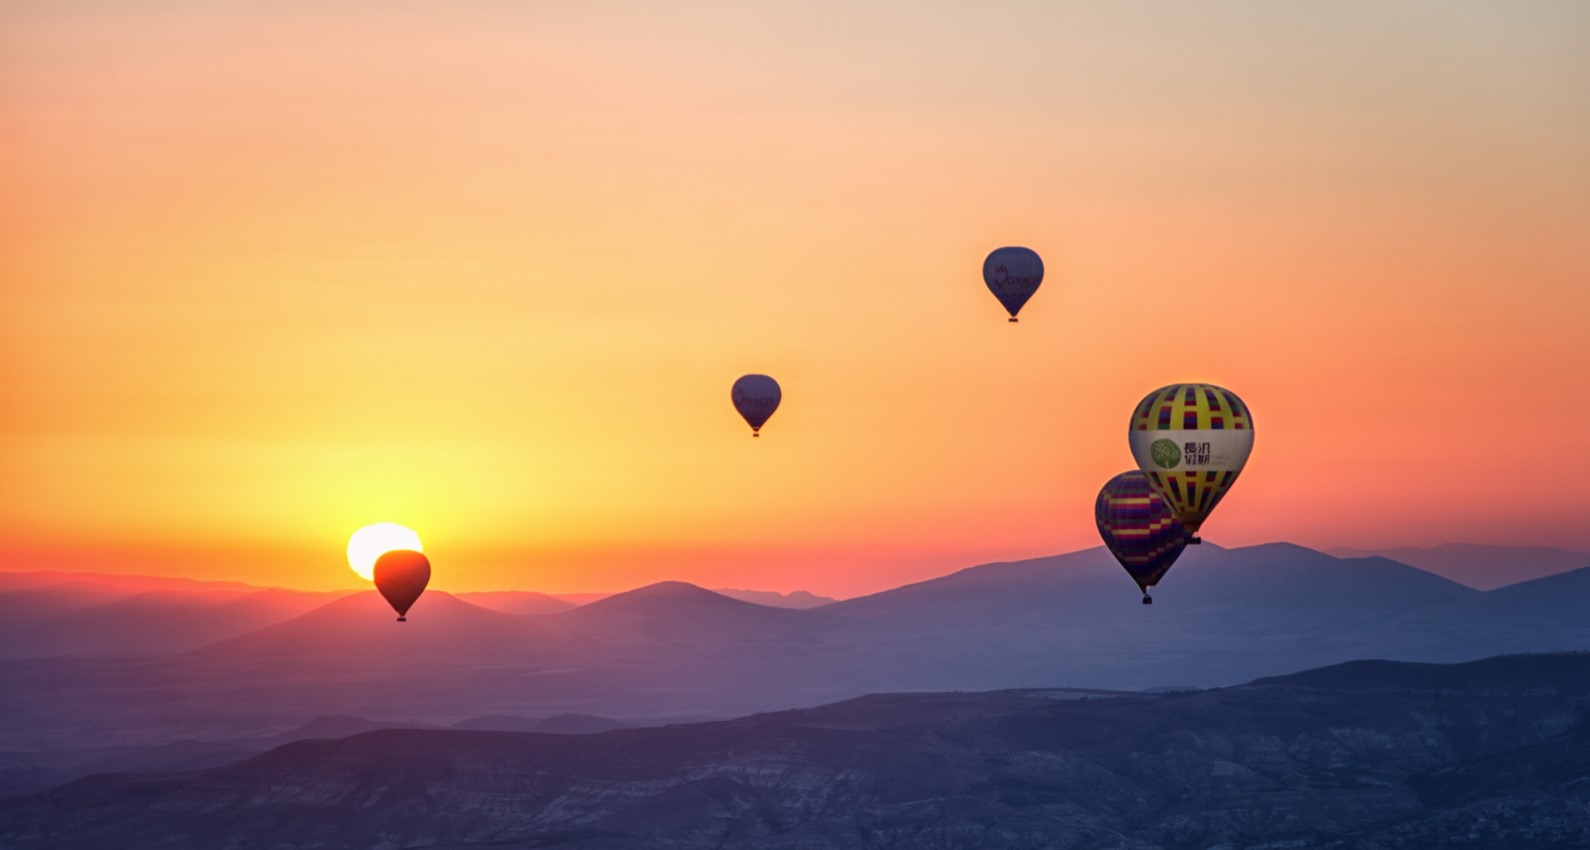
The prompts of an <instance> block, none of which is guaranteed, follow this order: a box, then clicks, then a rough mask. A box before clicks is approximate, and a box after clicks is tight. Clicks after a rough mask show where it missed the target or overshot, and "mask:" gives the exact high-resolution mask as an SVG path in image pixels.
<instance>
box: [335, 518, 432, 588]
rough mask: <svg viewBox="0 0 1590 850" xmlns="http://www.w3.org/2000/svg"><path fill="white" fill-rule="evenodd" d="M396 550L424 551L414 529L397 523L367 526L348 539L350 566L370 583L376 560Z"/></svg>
mask: <svg viewBox="0 0 1590 850" xmlns="http://www.w3.org/2000/svg"><path fill="white" fill-rule="evenodd" d="M395 549H411V550H413V551H415V552H421V551H424V550H422V549H420V536H419V535H418V534H415V533H414V529H412V528H405V527H404V526H401V525H398V524H397V523H395V522H378V523H376V524H375V525H367V526H365V527H364V528H361V529H359V530H358V531H355V532H354V533H353V536H352V537H350V538H348V566H350V567H352V568H353V571H354V572H356V573H358V574H359V577H360V578H362V579H364V580H366V581H369V580H370V574H371V571H373V570H374V569H375V561H376V559H377V558H379V557H381V556H382V555H385V554H386V553H388V552H391V551H393V550H395Z"/></svg>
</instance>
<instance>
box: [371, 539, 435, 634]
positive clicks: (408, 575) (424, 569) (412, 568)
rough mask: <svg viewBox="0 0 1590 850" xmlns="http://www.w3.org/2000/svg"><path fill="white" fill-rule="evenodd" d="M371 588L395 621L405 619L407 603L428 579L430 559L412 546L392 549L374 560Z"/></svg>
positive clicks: (423, 586) (410, 603) (429, 577)
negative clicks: (372, 584)
mask: <svg viewBox="0 0 1590 850" xmlns="http://www.w3.org/2000/svg"><path fill="white" fill-rule="evenodd" d="M373 577H374V578H375V588H376V590H379V591H381V595H382V596H384V597H386V601H387V603H388V604H390V605H391V606H392V610H394V611H396V612H397V613H398V618H397V621H398V622H399V623H403V622H407V621H408V613H409V607H410V606H412V605H413V604H414V600H416V599H419V598H420V594H421V593H424V592H425V585H427V584H429V583H430V581H431V562H430V561H429V560H426V558H425V556H424V555H421V554H420V553H418V552H415V551H414V550H412V549H393V550H392V551H390V552H387V553H385V554H383V555H382V556H381V557H379V558H377V559H376V560H375V570H374V571H373Z"/></svg>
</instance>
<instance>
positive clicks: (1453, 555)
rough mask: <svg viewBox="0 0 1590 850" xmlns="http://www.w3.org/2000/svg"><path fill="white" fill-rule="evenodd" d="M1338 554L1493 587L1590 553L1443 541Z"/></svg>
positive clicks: (1581, 563) (1584, 560) (1585, 561)
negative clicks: (1376, 559)
mask: <svg viewBox="0 0 1590 850" xmlns="http://www.w3.org/2000/svg"><path fill="white" fill-rule="evenodd" d="M1330 554H1332V555H1335V556H1337V557H1341V558H1357V557H1366V556H1373V555H1379V556H1382V557H1386V558H1391V559H1392V560H1395V561H1401V562H1402V563H1404V564H1410V565H1412V566H1415V567H1418V568H1419V569H1421V570H1428V571H1429V572H1432V573H1435V574H1437V575H1440V576H1445V577H1446V578H1449V579H1452V580H1453V581H1457V582H1462V583H1463V584H1466V585H1468V586H1469V587H1473V588H1478V589H1480V590H1494V589H1496V588H1498V587H1506V586H1507V585H1509V584H1514V583H1517V582H1521V581H1528V580H1530V579H1536V578H1542V577H1544V576H1549V575H1556V574H1557V573H1561V572H1566V571H1568V570H1573V569H1578V568H1580V567H1586V566H1590V553H1587V552H1572V551H1569V550H1567V549H1557V548H1553V547H1550V546H1495V545H1482V544H1476V543H1443V544H1441V545H1440V546H1431V547H1426V548H1417V547H1400V548H1389V549H1373V550H1369V549H1348V548H1338V549H1331V550H1330Z"/></svg>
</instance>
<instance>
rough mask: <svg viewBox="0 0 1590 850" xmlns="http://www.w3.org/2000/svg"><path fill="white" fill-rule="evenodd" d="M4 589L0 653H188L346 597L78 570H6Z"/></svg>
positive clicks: (1, 579) (1, 593) (0, 578)
mask: <svg viewBox="0 0 1590 850" xmlns="http://www.w3.org/2000/svg"><path fill="white" fill-rule="evenodd" d="M0 588H10V589H4V590H0V611H3V612H5V615H4V616H3V617H0V658H35V657H55V656H66V655H148V654H156V653H172V652H182V651H186V650H189V649H196V648H198V647H201V646H204V645H205V644H208V643H214V642H215V641H218V640H223V639H225V638H229V637H234V636H237V635H241V634H244V633H246V632H250V631H253V630H255V629H258V628H261V627H263V626H267V625H270V624H272V623H278V622H281V621H283V620H287V619H290V618H292V617H296V616H298V615H300V614H303V613H305V612H308V611H310V610H313V609H315V608H318V607H320V606H322V605H325V604H326V603H327V602H330V601H332V600H334V599H337V598H338V597H340V596H342V595H344V592H337V591H333V592H321V593H314V592H308V591H298V590H283V589H280V588H258V587H249V586H248V585H243V584H237V583H235V582H198V581H189V580H186V579H165V578H154V577H148V576H98V575H91V574H72V573H0Z"/></svg>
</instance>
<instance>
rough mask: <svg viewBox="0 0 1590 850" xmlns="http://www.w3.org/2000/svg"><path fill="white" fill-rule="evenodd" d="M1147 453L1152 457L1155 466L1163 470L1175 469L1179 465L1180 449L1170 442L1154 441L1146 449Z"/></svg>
mask: <svg viewBox="0 0 1590 850" xmlns="http://www.w3.org/2000/svg"><path fill="white" fill-rule="evenodd" d="M1148 453H1149V454H1150V455H1152V456H1153V458H1154V463H1155V464H1157V465H1159V466H1161V467H1163V468H1165V469H1175V468H1176V465H1177V464H1179V463H1181V449H1180V448H1179V447H1177V445H1176V444H1175V443H1174V442H1172V441H1171V440H1155V441H1154V442H1153V444H1152V445H1150V446H1149V447H1148Z"/></svg>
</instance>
